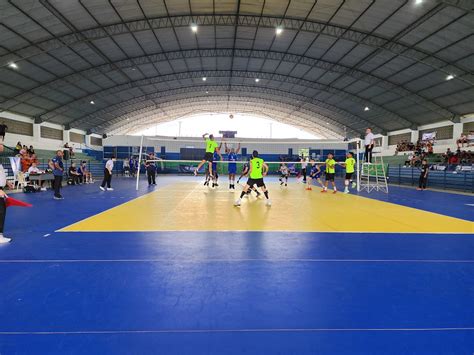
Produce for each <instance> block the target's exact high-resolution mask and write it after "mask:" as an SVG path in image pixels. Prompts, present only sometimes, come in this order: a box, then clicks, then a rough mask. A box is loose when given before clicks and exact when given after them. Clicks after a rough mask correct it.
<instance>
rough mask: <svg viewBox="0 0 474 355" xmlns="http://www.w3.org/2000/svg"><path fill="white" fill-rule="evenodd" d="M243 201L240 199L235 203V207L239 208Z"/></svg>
mask: <svg viewBox="0 0 474 355" xmlns="http://www.w3.org/2000/svg"><path fill="white" fill-rule="evenodd" d="M241 202H242V200H241V199H240V198H239V199H238V200H237V201H235V202H234V206H236V207H238V206H240V204H241Z"/></svg>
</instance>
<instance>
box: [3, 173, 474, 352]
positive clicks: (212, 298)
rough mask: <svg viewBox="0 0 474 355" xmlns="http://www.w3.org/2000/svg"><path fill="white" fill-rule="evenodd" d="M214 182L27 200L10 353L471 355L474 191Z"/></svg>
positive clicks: (14, 265) (13, 286) (15, 246)
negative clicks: (360, 190)
mask: <svg viewBox="0 0 474 355" xmlns="http://www.w3.org/2000/svg"><path fill="white" fill-rule="evenodd" d="M201 179H202V178H199V177H198V178H191V177H172V176H170V177H162V176H160V177H159V178H158V185H157V186H156V187H154V188H148V186H146V184H145V182H144V181H143V182H141V184H140V188H139V191H135V189H134V182H133V181H132V180H131V179H115V180H114V182H113V184H114V187H115V191H113V192H101V191H99V190H98V185H97V184H94V185H84V186H73V187H68V188H65V189H64V191H63V192H64V196H65V200H63V201H54V200H52V196H51V194H50V193H38V194H29V195H27V194H24V195H23V194H22V195H18V196H16V197H18V198H20V199H22V200H24V201H28V202H31V203H32V204H33V207H32V208H30V209H26V208H10V209H9V210H8V216H7V225H6V228H5V232H6V234H7V235H8V236H11V237H12V238H13V242H12V243H10V244H8V245H2V246H0V273H1V275H2V277H1V281H0V285H1V289H2V290H6V292H2V293H0V353H1V354H4V353H5V354H32V353H33V354H84V353H88V354H130V349H133V351H134V353H137V354H208V353H220V354H237V353H239V354H240V353H248V354H293V353H294V354H397V355H399V354H412V353H413V354H470V353H472V351H473V349H474V321H473V320H474V306H473V302H472V300H473V299H474V288H473V286H472V285H473V284H474V238H473V232H474V213H473V211H474V206H473V205H474V197H473V196H472V195H463V194H452V193H446V192H435V191H423V192H418V191H415V190H413V189H410V188H403V187H392V188H391V190H390V193H389V194H388V195H386V194H382V193H373V194H370V195H367V194H360V195H355V194H350V195H344V194H342V193H338V194H335V195H333V194H320V193H319V190H318V189H314V190H313V191H310V192H309V191H305V190H304V186H303V185H302V184H296V183H295V182H294V180H293V181H292V182H291V184H290V186H289V187H288V188H284V187H283V188H282V187H280V186H279V185H278V183H277V181H276V180H273V179H269V184H268V185H269V188H270V197H271V199H272V202H273V205H272V206H271V207H269V208H268V207H266V206H265V204H264V201H263V200H259V199H256V198H255V197H253V196H252V197H249V198H248V199H245V200H244V201H243V203H242V206H241V207H233V205H232V203H233V201H234V200H235V199H236V198H237V197H238V194H239V192H240V190H239V187H238V186H237V190H236V192H235V193H234V192H229V191H228V190H227V189H226V186H227V184H226V181H225V179H222V183H221V186H220V187H219V188H218V189H215V190H212V189H208V188H207V187H204V186H202V181H201Z"/></svg>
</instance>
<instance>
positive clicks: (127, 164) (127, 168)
mask: <svg viewBox="0 0 474 355" xmlns="http://www.w3.org/2000/svg"><path fill="white" fill-rule="evenodd" d="M125 173H128V174H130V162H129V161H128V160H127V159H125V160H124V161H123V174H125Z"/></svg>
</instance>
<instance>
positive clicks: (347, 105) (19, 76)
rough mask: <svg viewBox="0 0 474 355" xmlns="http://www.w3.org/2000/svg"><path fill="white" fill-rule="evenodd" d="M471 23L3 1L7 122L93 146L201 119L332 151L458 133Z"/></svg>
mask: <svg viewBox="0 0 474 355" xmlns="http://www.w3.org/2000/svg"><path fill="white" fill-rule="evenodd" d="M473 23H474V14H473V2H472V1H471V0H405V1H402V0H376V1H375V0H219V1H217V0H108V1H106V0H100V1H99V0H77V1H61V0H39V1H32V0H31V1H30V0H28V1H24V0H21V1H20V0H8V1H7V0H1V1H0V28H1V30H0V110H7V111H11V112H16V113H20V114H24V115H28V116H33V117H35V118H36V119H37V121H38V122H42V121H48V122H53V123H58V124H63V125H65V126H66V127H71V128H73V127H77V128H81V129H85V130H89V131H91V132H96V133H102V132H108V133H109V132H115V133H121V132H127V131H130V129H133V127H137V125H144V124H147V123H150V124H152V123H156V122H162V121H169V120H173V119H176V118H179V117H182V116H183V115H187V114H192V113H196V112H229V113H236V112H245V113H254V114H257V115H264V116H267V117H272V118H274V119H276V120H280V121H282V122H285V123H289V124H293V125H296V126H299V127H302V128H305V129H307V130H308V131H312V132H315V133H317V134H319V135H322V136H325V137H341V136H343V135H345V134H347V135H358V134H360V133H361V132H362V131H363V130H364V128H365V127H367V126H371V127H373V128H374V129H375V131H378V132H383V131H390V130H396V129H402V128H414V127H416V126H418V125H421V124H427V123H432V122H436V121H440V120H446V119H450V120H453V121H456V120H458V119H459V116H460V115H463V114H466V113H470V112H474V85H473V84H474V75H473V71H474V26H473V25H472V24H473ZM192 26H197V27H195V28H194V29H195V30H196V31H194V30H193V28H192ZM12 63H15V64H14V65H13V64H12ZM203 78H206V79H205V80H204V79H203ZM257 79H258V80H257ZM447 79H450V80H447ZM257 81H258V82H257ZM91 101H93V102H94V104H91ZM366 107H367V108H368V109H366Z"/></svg>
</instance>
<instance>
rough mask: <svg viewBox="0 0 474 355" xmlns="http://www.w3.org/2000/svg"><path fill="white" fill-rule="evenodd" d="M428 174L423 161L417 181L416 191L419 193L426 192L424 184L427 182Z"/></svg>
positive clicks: (427, 167)
mask: <svg viewBox="0 0 474 355" xmlns="http://www.w3.org/2000/svg"><path fill="white" fill-rule="evenodd" d="M428 172H429V165H428V162H427V161H426V159H424V160H423V161H422V163H421V174H420V179H419V181H418V188H417V190H419V191H423V190H426V184H427V182H428Z"/></svg>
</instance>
